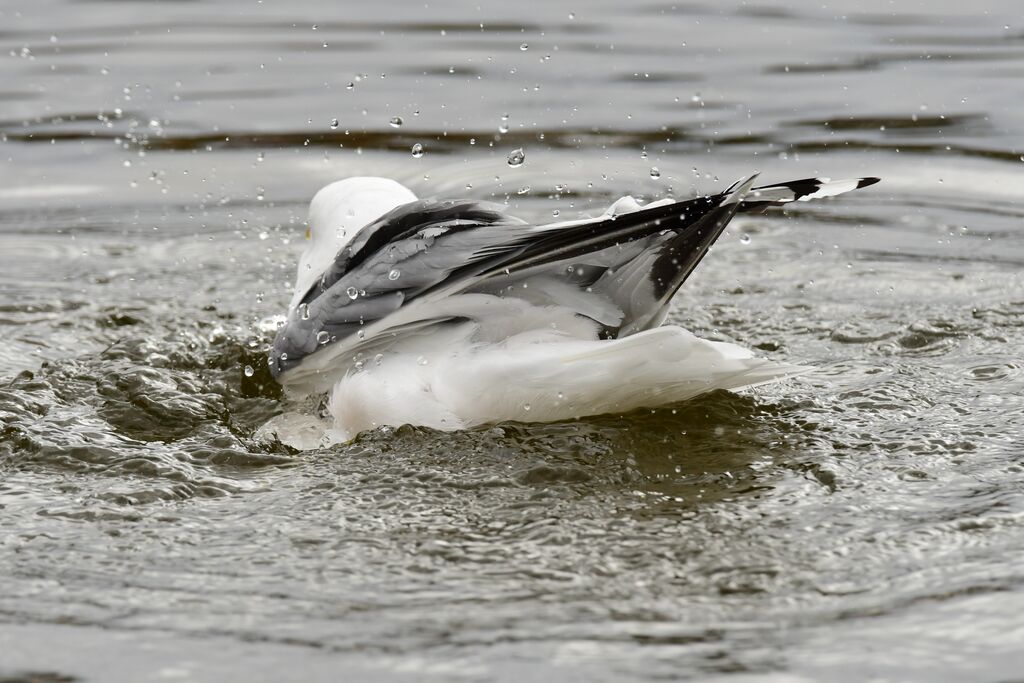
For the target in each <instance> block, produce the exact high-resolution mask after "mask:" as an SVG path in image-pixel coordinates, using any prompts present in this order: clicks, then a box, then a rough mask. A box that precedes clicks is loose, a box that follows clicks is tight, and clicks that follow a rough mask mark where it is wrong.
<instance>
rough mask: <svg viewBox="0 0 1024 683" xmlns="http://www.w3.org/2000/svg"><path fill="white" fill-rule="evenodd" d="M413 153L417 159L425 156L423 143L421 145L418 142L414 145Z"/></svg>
mask: <svg viewBox="0 0 1024 683" xmlns="http://www.w3.org/2000/svg"><path fill="white" fill-rule="evenodd" d="M412 155H413V156H414V157H415V158H417V159H419V158H420V157H421V156H423V145H421V144H420V143H418V142H417V143H416V144H415V145H413V146H412Z"/></svg>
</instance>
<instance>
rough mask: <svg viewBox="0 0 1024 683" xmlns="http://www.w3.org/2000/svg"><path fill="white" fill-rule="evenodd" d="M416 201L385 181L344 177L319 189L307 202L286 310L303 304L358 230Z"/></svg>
mask: <svg viewBox="0 0 1024 683" xmlns="http://www.w3.org/2000/svg"><path fill="white" fill-rule="evenodd" d="M414 201H416V195H415V194H413V193H412V191H410V190H409V188H407V187H405V186H404V185H402V184H401V183H398V182H395V181H394V180H390V179H388V178H346V179H345V180H338V181H336V182H333V183H331V184H330V185H327V186H326V187H323V188H321V189H320V191H319V192H317V193H316V194H315V195H314V196H313V200H312V201H311V202H310V203H309V219H308V222H307V226H308V227H307V228H306V241H307V244H306V249H305V250H304V251H303V252H302V256H301V257H300V258H299V267H298V272H297V273H296V276H295V294H294V295H293V296H292V301H291V304H289V306H288V310H292V309H294V308H295V307H296V306H298V305H299V302H300V301H302V297H304V296H305V295H306V292H308V291H309V289H310V287H312V286H313V284H314V283H316V282H317V280H319V279H320V276H321V275H322V274H323V272H324V271H325V270H326V269H327V267H328V266H330V265H331V263H333V262H334V258H335V257H336V256H337V255H338V252H340V251H341V250H342V249H343V248H344V247H345V245H347V244H348V243H349V242H350V241H351V240H352V238H353V237H355V235H356V234H358V233H359V231H360V230H361V229H362V228H363V227H365V226H366V225H369V224H370V223H372V222H373V221H375V220H377V219H378V218H380V217H381V216H383V215H384V214H386V213H387V212H388V211H391V210H392V209H394V208H396V207H399V206H401V205H403V204H408V203H409V202H414Z"/></svg>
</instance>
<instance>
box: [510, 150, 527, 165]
mask: <svg viewBox="0 0 1024 683" xmlns="http://www.w3.org/2000/svg"><path fill="white" fill-rule="evenodd" d="M524 161H526V152H524V151H523V148H522V147H518V148H516V149H514V150H512V151H511V152H509V154H508V165H509V166H511V167H512V168H515V167H516V166H522V165H523V162H524Z"/></svg>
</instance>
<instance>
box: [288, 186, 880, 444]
mask: <svg viewBox="0 0 1024 683" xmlns="http://www.w3.org/2000/svg"><path fill="white" fill-rule="evenodd" d="M756 178H757V174H753V175H750V176H748V177H746V178H743V179H741V180H739V181H737V182H736V183H734V184H732V185H731V186H730V187H728V188H727V189H725V190H724V191H722V192H718V193H716V194H709V195H706V196H702V197H697V198H693V199H684V200H676V199H672V198H665V199H661V200H658V201H654V202H651V203H648V204H646V205H644V204H641V203H640V202H639V201H637V200H636V199H634V198H633V197H631V196H626V197H622V198H621V199H619V200H617V201H615V202H614V203H613V204H612V205H611V206H609V207H608V209H607V210H606V211H605V212H604V213H602V214H601V215H599V216H596V217H589V218H581V219H578V220H568V221H561V222H555V223H549V224H539V225H538V224H534V223H530V222H527V221H524V220H521V219H519V218H516V217H514V216H512V215H510V214H509V213H508V212H507V210H506V207H505V206H503V205H500V204H496V203H492V202H487V201H481V200H476V199H442V198H425V199H419V198H418V197H417V196H416V195H415V194H414V193H413V192H412V191H411V190H409V189H408V188H406V187H404V186H403V185H401V184H400V183H398V182H397V181H395V180H391V179H388V178H375V177H354V178H346V179H343V180H339V181H336V182H333V183H331V184H329V185H327V186H326V187H324V188H322V189H321V190H319V191H318V192H317V193H316V194H315V195H314V197H313V199H312V201H311V202H310V207H309V214H308V223H307V225H308V228H307V230H306V238H307V240H308V243H307V245H306V248H305V249H304V251H303V253H302V255H301V257H300V258H299V263H298V268H297V273H296V278H295V290H294V295H293V297H292V299H291V302H290V303H289V306H288V312H287V316H286V319H285V321H284V323H283V324H282V325H281V326H280V327H279V328H278V330H277V333H276V336H275V338H274V341H273V346H272V349H271V350H270V354H269V358H268V364H269V369H270V373H271V375H272V376H273V377H274V379H276V380H277V382H278V383H280V384H281V385H282V387H283V388H284V391H285V394H286V395H289V396H293V397H302V396H309V395H313V396H321V395H327V397H328V398H327V403H326V410H327V417H326V423H325V424H326V428H325V429H324V436H323V437H322V438H318V439H315V440H314V441H315V443H316V444H320V445H323V444H325V443H335V442H347V441H351V440H352V439H354V438H355V437H356V436H357V435H358V434H360V433H362V432H364V431H367V430H372V429H375V428H379V427H382V426H391V427H398V426H401V425H405V424H409V425H414V426H420V427H429V428H432V429H435V430H441V431H456V430H463V429H471V428H474V427H479V426H483V425H492V424H497V423H502V422H506V421H518V422H557V421H564V420H572V419H576V418H581V417H586V416H593V415H600V414H606V413H625V412H628V411H631V410H634V409H638V408H656V407H658V406H661V405H665V404H670V403H675V402H679V401H684V400H687V399H690V398H693V397H695V396H698V395H700V394H703V393H705V392H708V391H712V390H716V389H739V388H743V387H750V386H754V385H758V384H763V383H766V382H772V381H775V380H778V379H782V378H786V377H791V376H793V375H796V374H800V373H802V372H804V371H806V370H807V368H806V367H805V366H801V365H794V364H788V363H782V362H776V361H772V360H769V359H766V358H759V357H756V356H755V355H754V354H753V353H752V352H751V351H750V350H748V349H746V348H743V347H741V346H738V345H736V344H731V343H726V342H720V341H711V340H706V339H701V338H699V337H697V336H696V335H694V334H692V333H691V332H689V331H687V330H685V329H684V328H682V327H680V326H677V325H671V324H670V325H665V324H663V323H664V322H665V319H666V317H667V315H668V312H669V308H670V305H671V301H672V297H673V295H674V294H675V293H676V292H677V290H678V289H679V288H680V287H681V286H682V285H683V283H684V282H685V281H686V280H687V278H688V277H689V276H690V275H691V274H692V273H693V271H694V269H695V268H696V267H697V265H698V264H699V263H700V261H701V260H702V259H703V258H704V256H705V255H706V254H707V253H708V250H709V249H710V247H711V246H712V244H714V242H715V241H716V240H717V239H718V238H719V236H721V234H722V232H723V231H724V229H725V227H726V226H727V225H728V224H729V221H730V220H732V218H733V217H734V216H735V215H736V214H737V213H744V212H755V211H762V210H764V209H766V208H767V207H770V206H776V205H783V204H787V203H790V202H801V201H808V200H812V199H818V198H822V197H830V196H834V195H838V194H842V193H844V192H849V191H851V190H856V189H859V188H863V187H867V186H869V185H873V184H874V183H877V182H879V178H875V177H866V178H855V179H851V180H837V181H832V180H829V179H828V178H805V179H802V180H796V181H790V182H785V183H777V184H773V185H765V186H761V187H754V182H755V179H756ZM304 424H306V423H304ZM308 426H309V425H308V424H306V427H307V428H308ZM278 429H279V431H281V430H283V429H284V428H283V427H282V426H281V425H278Z"/></svg>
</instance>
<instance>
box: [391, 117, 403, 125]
mask: <svg viewBox="0 0 1024 683" xmlns="http://www.w3.org/2000/svg"><path fill="white" fill-rule="evenodd" d="M388 123H389V124H390V125H391V127H392V128H401V127H402V124H403V123H404V121H402V117H401V116H392V117H391V120H390V121H388Z"/></svg>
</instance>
